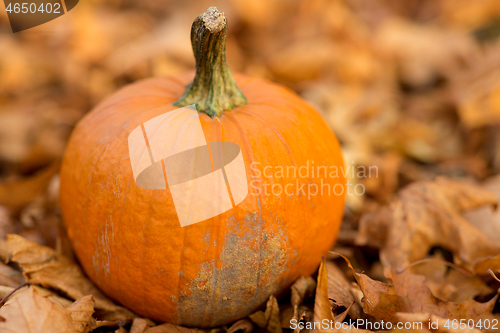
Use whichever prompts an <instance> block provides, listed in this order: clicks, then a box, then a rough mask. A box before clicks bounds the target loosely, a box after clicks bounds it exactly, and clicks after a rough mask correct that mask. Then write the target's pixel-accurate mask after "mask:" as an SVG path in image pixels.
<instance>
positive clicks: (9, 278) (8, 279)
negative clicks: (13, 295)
mask: <svg viewBox="0 0 500 333" xmlns="http://www.w3.org/2000/svg"><path fill="white" fill-rule="evenodd" d="M24 282H26V281H25V280H24V277H23V274H22V273H21V272H19V271H18V270H15V269H14V268H12V267H10V266H7V265H6V264H4V263H2V262H0V286H7V287H12V288H15V287H17V286H18V285H20V284H23V283H24Z"/></svg>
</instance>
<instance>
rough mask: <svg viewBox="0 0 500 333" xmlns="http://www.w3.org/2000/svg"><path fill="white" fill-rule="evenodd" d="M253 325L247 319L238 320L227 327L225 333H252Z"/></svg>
mask: <svg viewBox="0 0 500 333" xmlns="http://www.w3.org/2000/svg"><path fill="white" fill-rule="evenodd" d="M253 329H254V324H253V322H252V321H251V320H249V319H246V318H245V319H240V320H238V321H237V322H235V323H234V324H232V325H231V327H229V329H228V330H227V332H226V333H235V332H237V331H242V332H243V333H251V332H253Z"/></svg>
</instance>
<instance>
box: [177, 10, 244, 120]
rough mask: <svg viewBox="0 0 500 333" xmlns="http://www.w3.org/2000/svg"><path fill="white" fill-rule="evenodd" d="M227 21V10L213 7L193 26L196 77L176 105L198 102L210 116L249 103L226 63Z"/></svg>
mask: <svg viewBox="0 0 500 333" xmlns="http://www.w3.org/2000/svg"><path fill="white" fill-rule="evenodd" d="M226 34H227V20H226V16H225V15H224V13H223V12H221V11H220V10H218V9H217V8H215V7H210V8H208V9H207V11H206V12H204V13H203V14H201V15H200V16H198V17H197V18H196V19H195V20H194V22H193V26H192V27H191V45H192V47H193V53H194V57H195V59H196V76H195V78H194V80H193V82H192V83H191V84H190V85H189V86H188V87H187V90H186V92H185V93H184V95H182V97H181V98H180V99H179V100H178V101H177V102H175V103H174V105H176V106H187V105H191V104H195V105H196V109H197V110H198V111H200V112H204V113H206V114H207V115H209V116H210V117H219V116H221V115H222V113H223V112H224V111H229V110H232V109H234V108H235V107H238V106H241V105H245V104H246V99H245V97H244V96H243V93H242V92H241V91H240V90H239V89H238V87H237V86H236V83H235V82H234V78H233V75H232V74H231V71H230V70H229V66H228V65H227V62H226Z"/></svg>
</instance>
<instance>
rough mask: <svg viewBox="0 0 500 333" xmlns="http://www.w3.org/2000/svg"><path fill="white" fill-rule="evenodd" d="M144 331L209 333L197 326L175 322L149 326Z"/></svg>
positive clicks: (153, 332)
mask: <svg viewBox="0 0 500 333" xmlns="http://www.w3.org/2000/svg"><path fill="white" fill-rule="evenodd" d="M144 333H207V332H206V331H203V330H199V329H196V328H187V327H182V326H177V325H173V324H161V325H158V326H155V327H149V328H147V329H146V330H145V331H144Z"/></svg>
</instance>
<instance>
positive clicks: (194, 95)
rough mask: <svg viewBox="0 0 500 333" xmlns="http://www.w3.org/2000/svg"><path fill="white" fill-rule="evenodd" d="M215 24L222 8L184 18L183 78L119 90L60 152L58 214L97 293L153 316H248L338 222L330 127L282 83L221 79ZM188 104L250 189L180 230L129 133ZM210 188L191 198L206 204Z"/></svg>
mask: <svg viewBox="0 0 500 333" xmlns="http://www.w3.org/2000/svg"><path fill="white" fill-rule="evenodd" d="M226 32H227V23H226V18H225V16H224V14H223V13H222V12H220V11H218V10H217V9H216V8H215V7H210V8H209V9H208V10H207V11H206V12H205V13H203V14H202V15H200V16H199V17H198V18H197V19H196V20H195V21H194V23H193V26H192V34H191V38H192V45H193V51H194V54H195V58H196V66H197V67H196V74H195V78H194V80H193V81H192V82H191V83H189V81H191V78H192V75H193V74H192V73H188V74H186V75H182V76H177V77H165V78H153V79H147V80H144V81H140V82H136V83H134V84H131V85H128V86H126V87H124V88H122V89H121V90H120V91H118V92H116V93H115V94H114V95H112V96H111V97H109V98H107V99H106V100H104V101H103V102H101V103H100V104H99V105H98V106H97V107H96V108H95V109H94V110H92V111H91V112H90V113H88V114H87V115H86V116H85V117H84V118H83V119H82V120H81V121H80V122H79V123H78V124H77V126H76V128H75V129H74V131H73V133H72V135H71V138H70V140H69V143H68V146H67V148H66V152H65V156H64V160H63V165H62V170H61V192H60V203H61V211H62V215H63V219H64V223H65V225H66V229H67V232H68V236H69V238H70V240H71V243H72V245H73V248H74V251H75V253H76V255H77V257H78V259H79V261H80V263H81V265H82V267H83V269H84V270H85V272H86V274H87V275H88V276H89V278H90V279H91V280H92V281H93V282H94V283H96V284H97V286H98V287H99V288H100V289H101V290H102V291H104V292H105V293H106V294H107V295H108V296H110V297H111V298H113V299H114V300H116V301H117V302H119V303H121V304H123V305H124V306H126V307H128V308H130V309H132V310H133V311H135V312H136V313H137V314H139V315H141V316H145V317H149V318H152V319H154V320H157V321H162V322H169V323H174V324H180V325H185V326H191V327H214V326H218V325H222V324H227V323H230V322H232V321H235V320H237V319H240V318H243V317H245V316H247V315H249V314H251V313H252V312H254V311H256V310H258V309H259V308H261V307H262V306H264V305H265V303H266V301H267V300H268V298H269V297H270V295H273V294H274V295H278V296H279V295H280V294H282V293H283V292H284V291H285V290H286V288H287V287H289V286H290V285H291V284H292V283H293V282H294V280H296V279H297V278H298V277H299V276H301V275H305V276H307V275H309V274H312V273H314V271H315V269H316V268H317V267H318V265H319V263H320V261H321V258H322V256H323V255H325V253H326V252H327V251H328V250H329V249H330V248H331V246H332V245H333V243H334V242H335V239H336V236H337V233H338V230H339V227H340V224H341V219H342V213H343V207H344V195H343V193H342V192H343V189H344V186H345V178H344V176H343V175H342V172H340V171H339V170H341V169H342V166H343V160H342V155H341V149H340V146H339V143H338V141H337V139H336V137H335V135H334V134H333V133H332V131H331V130H330V129H329V127H328V126H327V125H326V123H325V122H324V120H323V119H322V117H321V116H320V115H319V114H318V112H317V111H315V110H314V109H313V108H312V107H311V106H310V105H309V104H307V103H306V102H305V101H303V100H302V99H301V98H299V97H298V96H297V95H296V94H295V93H293V92H292V91H291V90H289V89H287V88H285V87H282V86H279V85H276V84H273V83H271V82H268V81H266V80H263V79H258V78H251V77H248V76H245V75H242V74H235V75H234V76H233V74H232V73H231V72H230V71H229V68H228V66H227V63H226V56H225V40H226ZM188 105H195V107H196V110H197V111H193V112H197V114H198V116H199V123H200V124H201V128H202V131H203V133H204V136H205V139H206V141H207V142H222V143H233V144H235V145H237V146H238V147H239V151H240V153H241V157H242V161H243V163H244V170H245V172H244V173H243V180H244V182H245V183H246V184H247V185H248V186H247V190H248V194H247V195H246V196H245V197H244V198H242V199H241V200H240V201H241V202H239V203H238V204H237V205H234V207H232V208H231V209H229V210H227V211H225V212H223V213H221V214H219V215H216V216H213V217H210V218H207V219H205V220H202V221H198V222H197V223H193V224H190V225H186V226H181V225H180V223H179V216H178V212H177V211H176V208H175V202H174V200H173V191H172V190H171V186H170V187H169V186H166V188H164V189H151V188H144V187H141V186H138V185H137V183H136V179H135V178H134V172H133V170H132V165H131V163H132V162H131V157H130V151H129V146H128V144H129V142H128V139H129V136H130V135H131V133H132V132H133V131H134V130H135V129H137V128H141V126H142V125H143V124H144V123H145V122H147V121H148V120H151V119H154V118H155V117H158V116H161V115H165V114H167V115H168V114H169V113H170V112H174V111H175V110H178V109H180V108H183V107H186V106H188ZM176 135H177V137H176V138H175V139H176V140H177V139H178V140H187V141H186V142H189V140H191V136H192V134H191V133H190V132H189V131H185V132H179V133H177V134H176ZM162 163H163V162H162ZM186 168H187V169H189V168H190V166H189V165H186ZM327 169H328V171H327V172H328V174H326V172H325V170H327ZM334 169H336V170H337V173H336V174H335V175H332V174H331V173H332V172H333V170H334ZM320 173H321V175H319V174H320ZM167 178H168V177H167ZM334 189H335V193H333V192H334ZM320 191H321V192H323V193H319V192H320ZM326 191H328V192H329V193H326ZM215 192H216V191H211V190H207V191H204V192H203V193H202V199H203V200H204V201H206V202H211V201H212V200H217V198H216V197H217V195H216V194H214V193H215ZM187 197H188V199H186V200H187V201H188V203H189V196H187ZM203 200H202V201H203ZM191 203H192V204H196V202H194V201H193V202H191Z"/></svg>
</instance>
